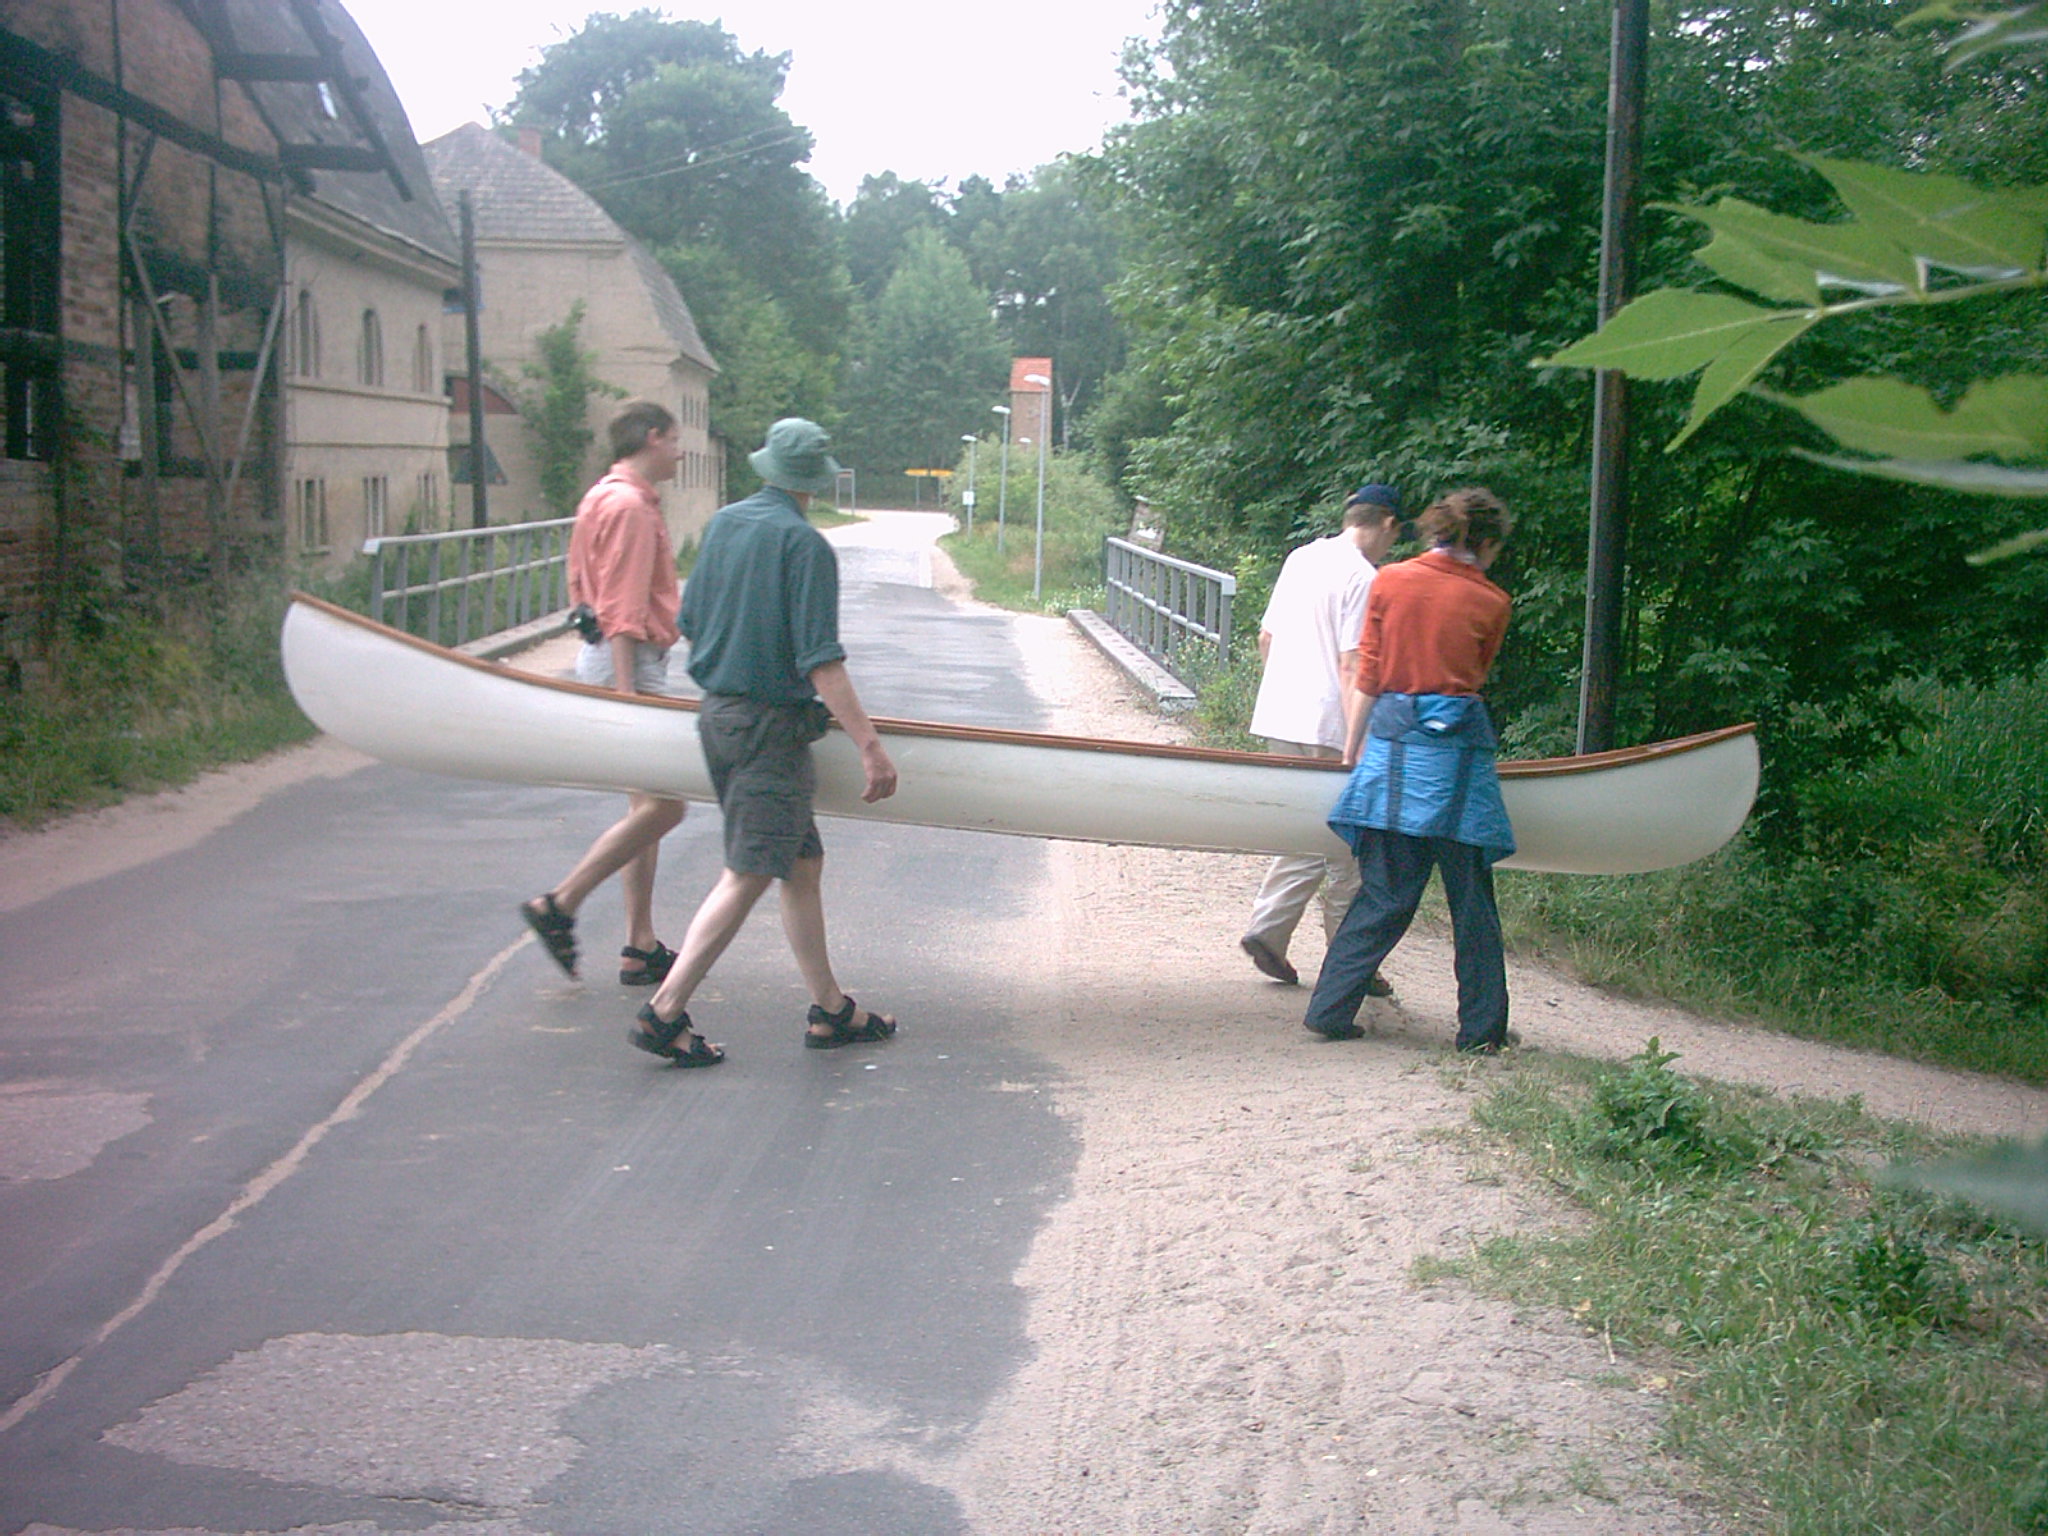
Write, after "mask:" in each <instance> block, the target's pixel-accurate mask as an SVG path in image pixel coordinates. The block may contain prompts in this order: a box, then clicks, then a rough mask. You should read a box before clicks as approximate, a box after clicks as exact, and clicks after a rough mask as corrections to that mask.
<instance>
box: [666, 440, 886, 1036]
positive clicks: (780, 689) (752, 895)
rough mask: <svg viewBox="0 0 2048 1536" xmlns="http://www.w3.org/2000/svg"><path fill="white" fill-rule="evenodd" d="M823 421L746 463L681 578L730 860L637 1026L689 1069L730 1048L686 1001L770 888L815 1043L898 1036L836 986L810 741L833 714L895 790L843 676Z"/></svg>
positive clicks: (874, 789)
mask: <svg viewBox="0 0 2048 1536" xmlns="http://www.w3.org/2000/svg"><path fill="white" fill-rule="evenodd" d="M830 446H831V439H830V438H828V437H827V436H826V434H825V429H824V428H823V427H820V426H819V425H818V424H817V423H816V422H814V421H805V420H804V419H802V418H801V417H794V416H793V417H788V418H786V419H784V420H782V421H778V422H776V423H775V425H774V426H772V427H770V428H769V429H768V440H767V442H766V443H765V444H763V446H762V447H761V448H760V449H759V450H758V451H756V452H755V453H754V454H752V455H751V456H750V457H749V459H748V462H749V463H750V464H752V465H753V466H754V470H755V472H756V473H757V474H759V475H760V477H761V479H762V480H763V481H764V482H765V484H764V485H763V486H762V488H761V489H760V490H758V491H756V492H755V493H754V494H753V495H751V496H749V497H747V498H746V499H745V500H744V501H736V502H734V503H733V504H732V505H731V506H728V507H721V508H720V509H719V510H718V512H717V514H716V515H715V516H714V517H713V518H712V519H711V523H710V525H709V526H708V527H707V528H706V529H705V530H704V545H703V549H702V551H701V552H700V553H699V554H698V556H697V564H696V568H695V569H694V570H693V571H692V572H691V574H690V580H689V584H688V585H687V586H686V587H685V588H684V589H683V609H682V631H683V634H684V635H686V636H687V637H688V638H689V641H690V675H691V676H692V677H693V678H695V679H696V680H697V684H698V686H699V687H701V688H702V689H703V690H704V702H703V707H702V709H701V710H700V712H699V713H698V716H697V734H698V739H699V741H700V742H701V743H702V745H703V749H704V761H705V765H706V766H707V767H708V768H709V769H710V770H711V784H712V788H713V789H714V790H716V791H717V794H718V806H719V809H720V810H721V811H723V812H724V814H725V867H724V869H723V870H722V871H721V872H720V874H719V877H718V883H717V884H716V885H714V886H713V887H712V888H711V894H710V895H708V896H706V897H705V898H704V903H703V905H702V906H700V907H699V908H698V909H697V915H696V916H695V917H694V918H692V919H691V920H690V930H689V932H688V933H687V934H685V935H684V937H683V947H682V950H681V951H680V953H679V954H678V956H677V958H676V962H675V964H674V966H673V967H672V968H671V969H670V971H669V973H668V978H667V980H665V981H664V982H663V983H662V984H661V987H660V989H659V990H658V991H657V992H656V993H655V994H654V997H653V1000H652V1001H650V1002H649V1003H648V1004H647V1005H646V1006H645V1007H644V1008H642V1009H641V1010H640V1015H639V1021H638V1022H637V1023H636V1024H635V1025H634V1026H633V1027H632V1028H631V1029H629V1030H628V1031H627V1038H628V1039H630V1040H631V1041H632V1042H633V1044H634V1045H636V1046H638V1047H639V1048H640V1049H641V1050H644V1051H649V1052H652V1053H653V1054H654V1055H656V1056H661V1057H664V1058H666V1059H667V1060H668V1061H670V1062H671V1063H673V1064H674V1065H676V1066H678V1067H709V1066H716V1065H717V1064H718V1063H719V1062H721V1061H723V1060H724V1059H725V1052H724V1049H723V1048H722V1047H720V1046H716V1045H712V1044H711V1043H710V1042H708V1041H707V1040H705V1039H704V1037H703V1036H701V1035H699V1034H698V1033H697V1032H696V1031H695V1029H694V1028H693V1027H692V1026H691V1023H690V1015H689V1011H688V1008H689V1001H690V997H691V994H692V993H694V992H695V991H696V989H697V987H698V985H699V983H701V982H702V981H703V979H704V977H705V976H706V975H707V974H709V972H710V970H711V967H712V965H713V964H714V963H715V962H716V961H717V959H718V957H719V956H720V955H721V954H723V953H724V951H725V947H726V945H728V944H729V943H731V942H732V940H733V937H734V936H735V935H736V934H738V932H739V931H740V928H741V926H742V925H743V924H744V923H745V922H746V920H747V916H748V914H749V913H750V912H752V911H753V909H754V904H755V903H756V902H757V901H759V900H760V899H761V896H762V894H763V893H764V892H766V891H767V889H768V887H769V886H770V885H776V886H779V888H780V893H781V901H782V926H783V932H784V933H785V934H786V935H787V936H788V939H789V947H790V950H791V952H792V953H793V954H794V955H795V957H796V963H797V969H798V970H799V971H800V972H802V974H803V978H804V984H805V985H806V986H807V987H808V988H809V989H810V994H811V1011H810V1017H809V1019H808V1021H807V1024H806V1028H805V1031H804V1044H805V1045H806V1046H809V1047H811V1048H814V1049H818V1050H829V1049H832V1048H833V1047H836V1046H842V1045H853V1044H857V1043H861V1042H866V1041H876V1040H886V1039H888V1038H889V1036H891V1035H893V1034H895V1033H896V1021H895V1020H894V1019H893V1018H890V1017H888V1016H887V1015H886V1014H877V1013H869V1012H866V1011H865V1010H863V1009H862V1008H860V1007H859V1005H857V1004H856V1003H855V1002H854V1000H853V999H852V998H850V997H848V996H847V995H846V994H845V993H844V992H842V991H841V990H840V989H839V983H838V981H837V980H836V979H835V978H834V976H833V974H832V960H831V956H830V955H829V953H828V952H827V950H826V945H825V906H824V897H823V884H822V880H823V875H824V866H825V845H824V843H823V842H822V841H820V839H819V836H818V824H817V821H816V819H815V818H814V817H813V816H812V814H811V801H812V797H813V794H814V792H815V790H816V788H817V774H816V771H815V770H814V768H813V767H812V764H811V743H812V742H814V741H816V740H817V739H818V738H819V737H820V736H822V735H823V734H824V732H825V717H826V714H827V712H828V711H829V713H830V716H831V718H832V719H834V720H837V721H838V722H839V725H840V728H841V729H842V730H844V731H845V732H846V734H847V735H848V736H849V737H850V738H852V740H853V744H854V745H855V746H856V747H857V748H859V750H860V760H861V767H862V770H863V771H864V772H865V774H866V778H867V787H866V789H865V790H864V791H863V793H862V798H863V799H865V800H869V801H875V800H883V799H886V798H888V797H889V796H890V795H892V794H894V793H895V792H896V765H895V764H894V763H892V762H891V761H890V760H889V754H888V752H887V751H886V750H885V749H884V748H883V746H882V738H881V737H880V735H879V734H877V732H876V730H875V727H874V724H873V722H872V721H870V720H869V719H868V715H867V711H866V710H865V709H863V708H862V707H861V702H860V696H859V695H858V694H857V693H855V692H854V688H853V683H852V680H851V679H849V678H848V677H847V675H846V650H845V648H844V647H843V646H841V645H840V643H839V562H838V558H837V557H836V556H835V555H834V554H833V552H832V546H831V545H830V544H828V543H826V542H825V537H824V535H823V534H821V533H819V532H818V530H817V529H815V528H813V527H812V526H811V525H810V524H809V523H808V522H806V521H805V520H804V513H805V511H806V510H808V508H809V506H810V502H811V498H812V497H813V496H822V495H825V494H827V493H828V492H830V491H831V489H832V487H833V484H834V482H835V481H836V480H837V478H838V475H839V465H838V464H837V462H835V461H834V459H833V458H832V455H831V454H830V453H829V452H828V451H827V450H828V449H829V448H830Z"/></svg>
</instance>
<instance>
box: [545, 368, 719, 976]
mask: <svg viewBox="0 0 2048 1536" xmlns="http://www.w3.org/2000/svg"><path fill="white" fill-rule="evenodd" d="M609 430H610V436H611V448H612V453H613V454H614V455H615V456H616V462H615V463H613V465H612V467H611V468H610V469H609V470H608V471H606V473H605V476H604V478H603V479H602V480H600V481H598V482H597V484H595V485H593V486H592V487H591V488H590V489H589V491H588V492H586V493H585V494H584V497H583V501H582V504H581V505H580V506H578V507H577V509H576V526H575V528H574V529H572V530H571V532H570V534H569V601H570V602H571V603H576V604H581V605H584V606H586V607H588V608H589V609H590V610H591V611H592V613H594V614H595V620H594V624H593V626H592V628H590V629H586V630H585V631H584V639H585V643H584V646H583V650H582V652H581V654H579V655H578V656H577V658H576V680H577V681H578V682H583V683H590V684H592V685H594V686H596V687H599V688H616V689H617V690H618V691H619V692H621V693H667V692H668V691H669V688H668V681H667V679H668V652H669V647H670V646H672V645H674V644H675V643H676V640H677V639H678V638H679V636H678V634H677V630H676V609H677V607H678V606H679V605H680V598H681V589H680V587H679V586H678V584H677V582H676V557H675V551H674V549H673V548H672V547H671V546H670V544H669V539H668V525H667V524H666V523H664V522H663V521H662V517H661V501H660V498H659V497H658V496H657V494H656V492H655V489H654V488H655V487H656V486H657V485H660V484H663V483H664V482H666V481H669V480H673V479H674V478H675V473H676V465H677V463H678V462H679V461H680V460H681V457H682V450H681V448H680V447H679V445H678V444H677V441H676V419H675V417H674V416H673V415H671V414H670V413H669V411H668V410H667V409H666V408H664V407H663V406H661V405H658V404H656V403H655V402H654V401H652V400H629V401H628V402H626V404H624V405H622V406H621V407H619V410H618V412H617V414H615V415H614V416H613V417H612V421H611V426H610V429H609ZM593 630H594V635H595V637H594V638H593ZM683 810H684V806H683V802H682V801H680V800H665V799H662V798H661V797H660V796H657V795H640V794H636V795H632V796H630V797H629V798H628V800H627V808H626V814H625V815H624V816H623V817H621V818H620V819H619V820H618V821H616V822H614V823H613V824H612V826H611V827H610V828H609V829H608V830H607V831H606V832H605V834H604V835H603V836H602V837H600V838H599V839H598V840H597V841H596V842H594V843H592V844H591V845H590V851H589V852H587V853H586V854H584V855H583V857H582V859H581V860H579V861H578V862H577V865H576V867H575V868H574V869H572V870H570V871H569V873H568V874H567V875H566V876H565V877H563V879H562V880H561V881H560V882H558V883H557V884H556V885H555V887H554V888H553V889H552V890H549V891H544V892H543V893H541V894H540V895H538V896H536V897H534V898H533V899H532V900H531V901H528V902H524V903H522V904H521V906H520V908H519V912H520V915H521V916H522V917H524V918H525V919H526V923H527V926H528V927H530V928H532V929H533V931H534V932H535V933H536V934H537V935H538V936H539V937H540V941H541V943H542V944H543V945H544V946H545V947H546V949H547V952H548V954H549V955H550V956H551V957H552V958H553V960H554V962H555V964H557V965H559V966H560V967H561V968H562V969H563V970H564V971H566V972H567V973H568V974H569V975H571V976H574V975H575V974H576V912H577V910H578V909H579V908H580V907H581V906H582V905H583V900H584V898H585V897H587V896H588V895H589V894H590V893H591V892H592V891H594V890H596V889H597V887H598V886H599V885H600V884H602V883H603V882H604V880H605V879H606V878H607V877H608V876H610V875H612V874H613V873H615V872H617V871H619V870H623V871H625V874H624V878H623V880H622V881H621V883H622V884H623V886H624V887H625V892H626V944H625V947H624V948H623V949H621V950H620V951H619V959H620V965H619V981H620V982H621V983H622V984H624V985H626V986H629V987H651V986H654V985H655V984H657V983H658V982H660V981H661V980H662V978H664V977H665V976H667V975H668V971H669V967H670V966H671V965H673V964H674V963H675V958H676V955H675V951H674V950H672V949H670V948H669V947H668V946H667V945H665V944H663V943H662V942H661V940H660V939H658V938H656V937H655V934H654V872H655V864H656V860H657V859H658V858H659V856H660V847H661V840H662V838H664V837H665V836H667V835H668V833H669V832H670V831H671V830H672V829H673V828H674V827H675V825H676V824H677V823H678V822H680V821H681V820H682V819H683Z"/></svg>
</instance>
